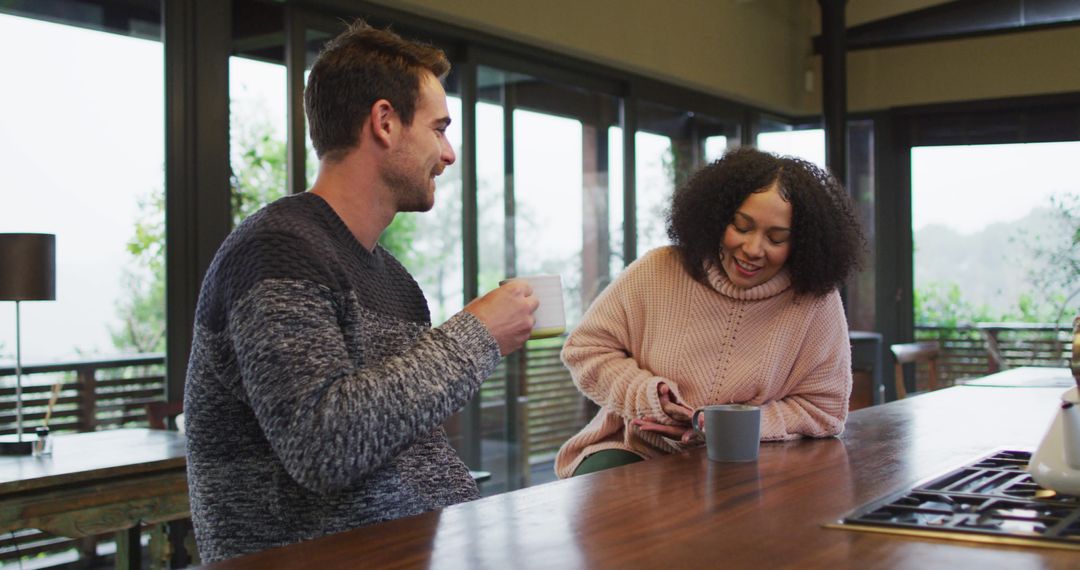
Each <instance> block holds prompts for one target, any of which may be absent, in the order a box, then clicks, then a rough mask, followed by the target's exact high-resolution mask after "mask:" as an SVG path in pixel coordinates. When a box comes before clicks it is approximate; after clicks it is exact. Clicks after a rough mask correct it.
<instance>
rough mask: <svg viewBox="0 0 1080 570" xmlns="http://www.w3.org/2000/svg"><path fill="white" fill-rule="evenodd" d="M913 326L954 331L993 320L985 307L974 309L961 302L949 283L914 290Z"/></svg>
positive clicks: (952, 284)
mask: <svg viewBox="0 0 1080 570" xmlns="http://www.w3.org/2000/svg"><path fill="white" fill-rule="evenodd" d="M914 297H915V299H914V300H915V325H916V326H938V327H948V328H956V327H958V326H960V325H965V324H971V323H977V322H986V321H995V320H998V319H997V316H996V315H994V314H993V312H992V311H991V309H990V307H987V306H986V305H979V306H975V305H974V304H972V303H971V302H969V301H967V300H965V299H964V295H963V292H962V291H961V290H960V286H959V285H957V284H956V283H951V282H933V283H929V284H928V285H927V286H926V287H923V288H916V289H915V295H914Z"/></svg>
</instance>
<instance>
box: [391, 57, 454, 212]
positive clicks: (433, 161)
mask: <svg viewBox="0 0 1080 570" xmlns="http://www.w3.org/2000/svg"><path fill="white" fill-rule="evenodd" d="M449 124H450V112H449V111H448V110H447V108H446V92H445V91H444V90H443V86H442V84H441V83H439V80H438V79H437V78H436V77H435V76H434V75H433V74H431V73H430V72H424V74H423V76H422V78H421V80H420V92H419V96H418V98H417V102H416V113H415V114H414V115H413V120H412V124H411V125H408V126H405V125H402V132H401V136H400V137H399V138H398V140H397V144H396V145H395V146H394V147H393V148H392V149H391V150H390V154H389V156H388V157H387V159H386V164H385V165H384V168H383V180H384V182H386V184H387V186H388V187H389V188H390V190H391V191H392V192H393V193H394V197H395V198H396V200H397V211H399V212H426V211H428V210H430V209H431V208H432V206H434V205H435V177H436V176H438V175H440V174H442V172H443V170H444V169H445V168H446V167H447V166H450V165H451V164H453V163H454V160H455V158H456V157H455V156H454V149H453V148H452V147H451V146H450V141H448V140H446V127H447V125H449Z"/></svg>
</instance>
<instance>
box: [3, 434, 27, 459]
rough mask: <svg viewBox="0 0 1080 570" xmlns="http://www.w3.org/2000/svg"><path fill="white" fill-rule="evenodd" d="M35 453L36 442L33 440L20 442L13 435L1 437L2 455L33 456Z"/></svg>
mask: <svg viewBox="0 0 1080 570" xmlns="http://www.w3.org/2000/svg"><path fill="white" fill-rule="evenodd" d="M23 437H24V438H25V437H26V436H25V435H24V436H23ZM33 453H34V440H33V439H32V438H31V439H23V440H22V441H19V440H18V439H16V438H15V436H13V435H7V436H3V437H0V455H32V454H33Z"/></svg>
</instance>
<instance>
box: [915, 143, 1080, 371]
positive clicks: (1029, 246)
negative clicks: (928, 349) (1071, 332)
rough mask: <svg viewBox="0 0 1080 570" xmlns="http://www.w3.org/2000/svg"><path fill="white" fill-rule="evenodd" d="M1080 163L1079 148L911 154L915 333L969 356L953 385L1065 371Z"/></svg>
mask: <svg viewBox="0 0 1080 570" xmlns="http://www.w3.org/2000/svg"><path fill="white" fill-rule="evenodd" d="M1078 158H1080V142H1057V143H1028V144H996V145H970V146H934V147H915V148H912V149H911V194H912V195H911V202H912V232H913V234H914V242H915V249H914V260H913V263H914V280H915V325H916V329H917V333H918V334H920V335H921V336H924V337H932V338H941V339H942V340H943V342H945V343H946V344H947V346H948V350H951V351H952V352H953V353H963V352H964V351H965V350H969V351H970V352H971V354H970V355H968V356H969V357H968V358H966V359H960V358H951V359H950V361H949V362H948V363H947V366H946V370H945V371H944V375H945V376H946V377H947V378H946V379H947V380H948V379H953V378H956V377H963V376H969V375H975V374H980V373H985V371H986V370H988V369H990V370H994V369H1003V368H1009V367H1014V366H1022V365H1041V366H1061V365H1063V364H1064V362H1065V361H1064V358H1065V353H1066V352H1067V348H1068V346H1067V345H1063V344H1061V342H1060V341H1061V337H1062V336H1063V335H1064V334H1065V332H1066V331H1065V330H1059V327H1062V328H1066V327H1068V324H1069V322H1070V321H1071V318H1072V316H1074V315H1076V314H1077V313H1078V311H1080V254H1078V252H1077V241H1076V239H1077V236H1078V235H1080V182H1077V181H1078V180H1080V161H1078V160H1077V159H1078ZM961 341H962V342H961ZM972 341H974V342H976V343H979V344H983V345H985V347H986V348H985V350H984V349H982V348H979V347H978V346H977V345H976V348H975V349H974V350H973V351H972V350H970V349H968V347H969V346H971V342H972ZM957 343H959V345H958V344H957ZM961 360H963V362H962V361H961Z"/></svg>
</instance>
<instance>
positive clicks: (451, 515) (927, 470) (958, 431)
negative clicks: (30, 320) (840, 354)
mask: <svg viewBox="0 0 1080 570" xmlns="http://www.w3.org/2000/svg"><path fill="white" fill-rule="evenodd" d="M1062 391H1063V390H1061V389H1053V388H993V387H978V388H976V387H964V386H959V387H954V388H947V389H943V390H939V391H936V392H933V393H930V394H925V395H919V396H914V397H911V398H907V399H904V400H901V401H898V402H892V403H889V404H885V405H881V406H875V407H872V408H867V409H863V410H859V411H856V412H854V413H852V414H851V416H850V417H849V420H848V424H847V430H846V431H845V433H844V434H843V436H842V437H840V438H838V439H822V440H803V441H795V442H788V443H771V444H765V445H763V446H762V449H761V456H760V458H759V460H758V462H757V463H750V464H722V463H713V462H710V461H708V460H707V459H706V458H705V454H704V450H702V449H696V450H693V451H690V452H687V453H682V454H678V455H671V456H667V457H663V458H659V459H654V460H650V461H644V462H641V463H636V464H633V465H628V466H626V467H620V468H616V469H611V470H608V471H602V472H599V473H594V474H590V475H586V476H583V477H578V478H575V479H570V480H564V481H558V482H555V483H549V484H546V485H539V486H536V487H531V488H527V489H523V490H521V491H515V492H511V493H506V494H503V495H497V496H493V497H489V498H486V499H482V500H479V501H475V502H472V503H467V504H462V505H455V506H453V507H449V508H446V509H442V510H440V511H435V512H431V513H427V514H424V515H420V516H416V517H411V518H408V519H401V520H397V521H391V522H388V523H384V524H379V525H374V526H370V527H366V528H361V529H358V530H354V531H350V532H346V533H341V534H337V535H333V536H329V537H325V538H322V539H318V540H313V541H310V542H306V543H301V544H296V545H292V546H288V547H285V548H279V549H274V550H269V551H265V552H262V553H257V554H253V555H249V556H246V557H241V558H237V559H233V560H229V561H224V562H221V563H218V564H215V565H213V566H211V567H212V568H224V569H248V568H251V569H254V568H258V569H260V570H261V569H265V568H300V567H307V568H359V567H367V568H497V569H504V568H515V569H518V568H544V569H549V568H559V569H562V568H659V569H664V570H667V569H682V568H749V567H754V568H919V569H924V568H1010V569H1022V568H1055V567H1056V568H1066V567H1068V568H1077V567H1078V566H1080V555H1078V554H1077V553H1076V552H1072V551H1066V550H1053V549H1042V548H1024V547H1015V546H989V545H976V544H974V543H964V542H955V541H947V540H938V539H933V540H931V539H916V538H908V537H901V536H893V535H881V534H872V533H863V532H853V531H846V530H834V529H826V528H823V527H822V525H823V524H824V523H829V522H835V521H837V520H838V519H840V518H841V517H842V516H843V515H845V514H847V513H848V512H849V511H851V510H853V509H855V508H856V507H858V506H860V505H862V504H864V503H867V502H869V501H871V500H873V499H877V498H879V497H882V496H884V495H886V494H889V493H892V492H895V491H899V490H901V489H903V488H905V487H908V486H910V485H912V484H913V483H916V482H918V481H920V480H923V479H927V478H930V477H932V476H935V475H939V474H942V473H944V472H946V471H948V470H950V469H953V468H956V467H958V466H960V465H963V464H965V463H967V462H968V461H970V460H972V459H974V458H976V457H980V456H982V455H985V454H988V453H990V452H991V451H993V450H995V449H1000V448H1011V449H1033V448H1034V447H1035V446H1036V445H1037V443H1038V442H1039V441H1040V440H1041V438H1042V435H1043V433H1044V432H1045V430H1046V429H1047V427H1048V425H1049V422H1050V420H1051V418H1052V417H1053V414H1054V413H1055V411H1056V409H1057V403H1058V401H1059V400H1058V397H1059V395H1060V393H1061V392H1062Z"/></svg>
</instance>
